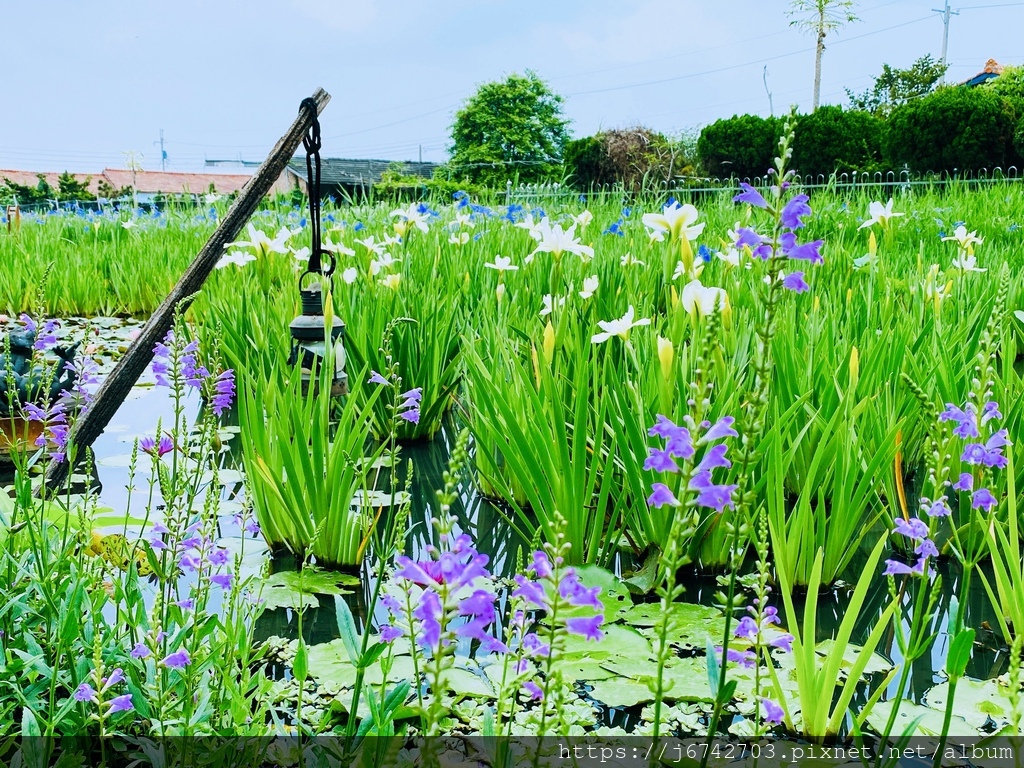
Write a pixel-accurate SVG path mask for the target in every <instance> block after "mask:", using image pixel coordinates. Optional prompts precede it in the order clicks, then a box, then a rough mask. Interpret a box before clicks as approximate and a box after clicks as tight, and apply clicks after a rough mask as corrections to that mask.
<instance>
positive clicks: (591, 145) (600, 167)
mask: <svg viewBox="0 0 1024 768" xmlns="http://www.w3.org/2000/svg"><path fill="white" fill-rule="evenodd" d="M563 162H564V163H565V173H566V176H568V177H569V180H570V181H571V182H572V184H573V186H575V187H576V188H577V189H581V190H588V189H592V188H594V187H599V186H602V185H605V184H612V183H614V182H615V180H616V179H615V171H614V169H613V168H612V167H611V161H610V160H609V158H608V151H607V150H606V148H605V145H604V142H603V141H601V136H600V134H598V135H597V136H586V137H584V138H582V139H574V140H573V141H570V142H569V143H568V144H566V145H565V154H564V155H563Z"/></svg>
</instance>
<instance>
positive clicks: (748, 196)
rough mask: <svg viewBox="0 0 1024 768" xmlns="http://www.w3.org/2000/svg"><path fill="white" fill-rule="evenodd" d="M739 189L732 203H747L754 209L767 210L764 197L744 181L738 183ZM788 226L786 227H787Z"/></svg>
mask: <svg viewBox="0 0 1024 768" xmlns="http://www.w3.org/2000/svg"><path fill="white" fill-rule="evenodd" d="M740 189H741V190H743V191H742V192H740V193H739V194H738V195H736V196H735V197H733V199H732V201H733V202H734V203H747V204H748V205H752V206H754V207H755V208H767V207H768V201H767V200H765V199H764V195H762V194H761V193H760V192H758V191H757V190H756V189H754V188H753V187H752V186H750V185H749V184H747V182H745V181H741V182H740ZM787 226H788V225H787Z"/></svg>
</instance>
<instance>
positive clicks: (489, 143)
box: [450, 70, 569, 186]
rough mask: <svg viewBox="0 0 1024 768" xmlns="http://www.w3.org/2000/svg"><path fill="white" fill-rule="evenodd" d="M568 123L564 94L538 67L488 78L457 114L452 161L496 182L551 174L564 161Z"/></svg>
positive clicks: (460, 170)
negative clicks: (538, 72)
mask: <svg viewBox="0 0 1024 768" xmlns="http://www.w3.org/2000/svg"><path fill="white" fill-rule="evenodd" d="M568 123H569V121H568V120H567V119H565V118H564V117H563V116H562V97H561V96H559V95H557V94H555V93H553V92H552V91H551V89H550V88H549V87H548V86H547V84H546V83H545V82H544V81H543V80H541V79H540V78H539V77H538V76H537V75H536V74H535V73H534V72H531V71H529V70H527V71H526V73H525V74H523V75H519V74H512V75H509V76H508V77H507V78H506V79H505V80H504V81H495V82H490V83H484V84H483V85H481V86H480V87H479V88H478V89H477V92H476V93H475V94H473V96H471V97H470V98H469V99H468V100H467V101H466V104H465V105H464V106H463V107H462V109H460V110H459V111H458V112H457V113H456V115H455V123H454V124H453V125H452V148H451V149H452V156H451V163H450V164H451V166H452V167H453V168H454V169H455V170H456V171H457V172H458V173H460V174H465V175H466V176H467V177H468V178H470V179H471V180H473V181H474V182H478V183H486V184H490V185H492V186H503V185H504V183H505V181H506V180H507V179H511V178H513V177H517V178H518V179H519V180H520V181H523V182H534V181H540V180H543V179H547V178H549V177H551V176H552V174H554V173H556V172H557V171H558V170H559V168H560V166H561V162H562V154H563V152H564V151H565V145H566V143H567V142H568V140H569V133H568V130H567V127H566V126H567V125H568Z"/></svg>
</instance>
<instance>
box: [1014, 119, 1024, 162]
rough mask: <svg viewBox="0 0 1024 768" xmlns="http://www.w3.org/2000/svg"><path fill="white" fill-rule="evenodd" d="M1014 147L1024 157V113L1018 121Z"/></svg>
mask: <svg viewBox="0 0 1024 768" xmlns="http://www.w3.org/2000/svg"><path fill="white" fill-rule="evenodd" d="M1013 148H1014V149H1015V150H1017V155H1018V156H1020V157H1021V158H1024V115H1021V118H1020V120H1019V121H1018V122H1017V130H1016V131H1015V132H1014V134H1013Z"/></svg>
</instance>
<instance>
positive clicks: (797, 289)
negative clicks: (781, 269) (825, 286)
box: [782, 272, 811, 293]
mask: <svg viewBox="0 0 1024 768" xmlns="http://www.w3.org/2000/svg"><path fill="white" fill-rule="evenodd" d="M782 287H783V288H785V289H786V290H787V291H793V293H803V292H804V291H809V290H811V286H809V285H808V284H807V281H806V280H804V273H803V272H790V273H789V274H788V275H786V276H785V277H784V278H782Z"/></svg>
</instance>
